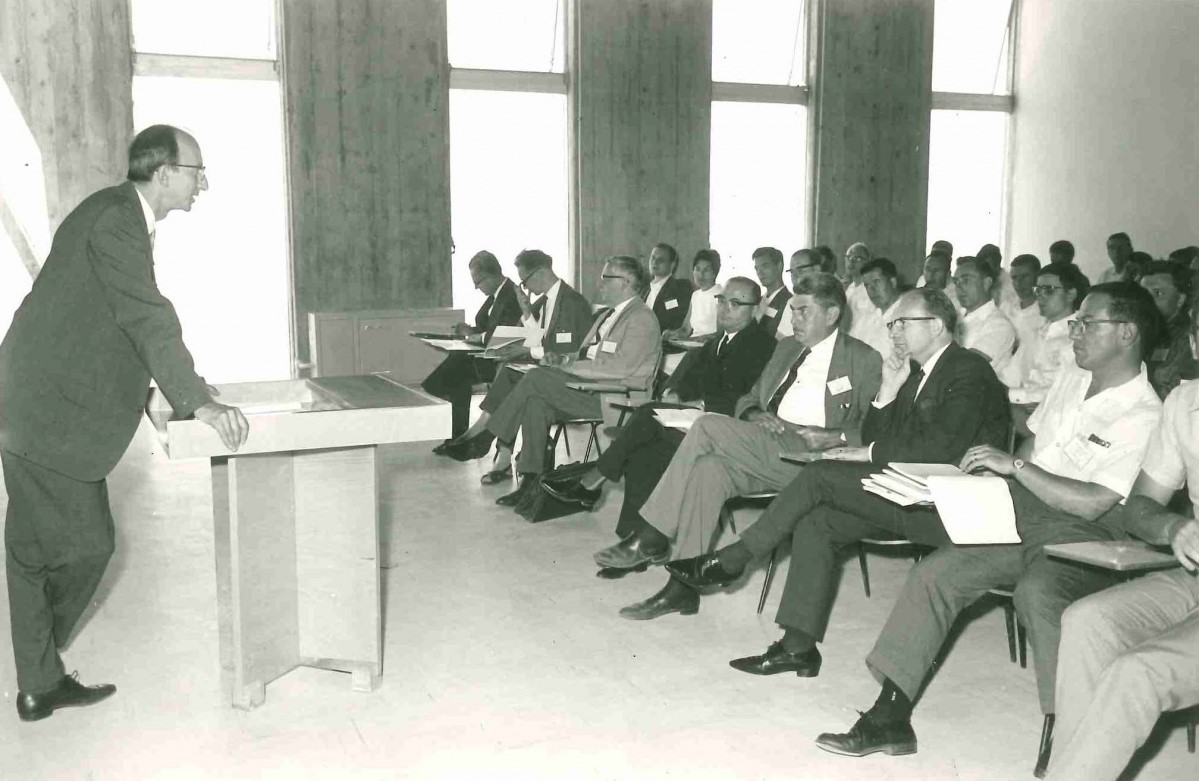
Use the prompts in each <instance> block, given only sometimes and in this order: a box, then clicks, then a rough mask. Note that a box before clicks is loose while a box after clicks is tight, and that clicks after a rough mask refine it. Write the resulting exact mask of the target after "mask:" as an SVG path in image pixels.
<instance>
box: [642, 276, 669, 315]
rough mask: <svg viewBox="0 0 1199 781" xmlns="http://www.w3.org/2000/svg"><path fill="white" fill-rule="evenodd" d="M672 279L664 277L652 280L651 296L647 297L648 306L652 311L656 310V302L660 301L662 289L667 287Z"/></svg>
mask: <svg viewBox="0 0 1199 781" xmlns="http://www.w3.org/2000/svg"><path fill="white" fill-rule="evenodd" d="M670 279H671V278H670V277H662V278H661V279H655V280H652V281H651V282H650V283H649V295H647V296H646V297H645V305H646V306H648V307H649V308H650V309H653V308H654V302H655V301H657V300H658V294H659V293H661V292H662V288H664V287H666V283H667V282H669V281H670Z"/></svg>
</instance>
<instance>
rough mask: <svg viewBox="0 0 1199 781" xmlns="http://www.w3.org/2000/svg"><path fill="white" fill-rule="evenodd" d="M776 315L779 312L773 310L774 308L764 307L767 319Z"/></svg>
mask: <svg viewBox="0 0 1199 781" xmlns="http://www.w3.org/2000/svg"><path fill="white" fill-rule="evenodd" d="M778 313H779V310H777V309H775V308H774V307H772V306H768V307H766V316H767V317H774V316H775V315H777V314H778Z"/></svg>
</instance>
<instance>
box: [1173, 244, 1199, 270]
mask: <svg viewBox="0 0 1199 781" xmlns="http://www.w3.org/2000/svg"><path fill="white" fill-rule="evenodd" d="M1168 260H1169V261H1170V262H1171V263H1177V264H1178V265H1180V266H1182V267H1183V268H1188V269H1190V270H1191V271H1199V265H1197V264H1199V247H1193V246H1192V247H1179V248H1178V249H1176V250H1174V251H1173V252H1171V253H1170V256H1169V258H1168Z"/></svg>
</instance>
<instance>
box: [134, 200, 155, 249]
mask: <svg viewBox="0 0 1199 781" xmlns="http://www.w3.org/2000/svg"><path fill="white" fill-rule="evenodd" d="M133 191H134V192H135V193H137V200H138V202H139V203H141V205H142V216H143V217H145V218H146V232H147V233H148V234H150V248H151V249H153V248H154V227H155V225H156V223H155V221H154V210H153V209H151V208H150V202H149V201H147V200H146V196H144V195H142V191H141V190H139V189H137V188H136V187H134V188H133Z"/></svg>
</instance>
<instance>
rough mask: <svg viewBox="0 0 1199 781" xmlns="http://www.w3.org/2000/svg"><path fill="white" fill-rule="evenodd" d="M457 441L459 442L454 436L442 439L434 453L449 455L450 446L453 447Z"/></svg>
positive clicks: (436, 454)
mask: <svg viewBox="0 0 1199 781" xmlns="http://www.w3.org/2000/svg"><path fill="white" fill-rule="evenodd" d="M457 443H458V440H456V439H454V438H453V437H451V438H449V439H443V440H442V441H441V444H439V445H438V446H437V447H435V448H433V455H435V456H448V455H449V454H450V448H452V447H453V446H454V445H456V444H457Z"/></svg>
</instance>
